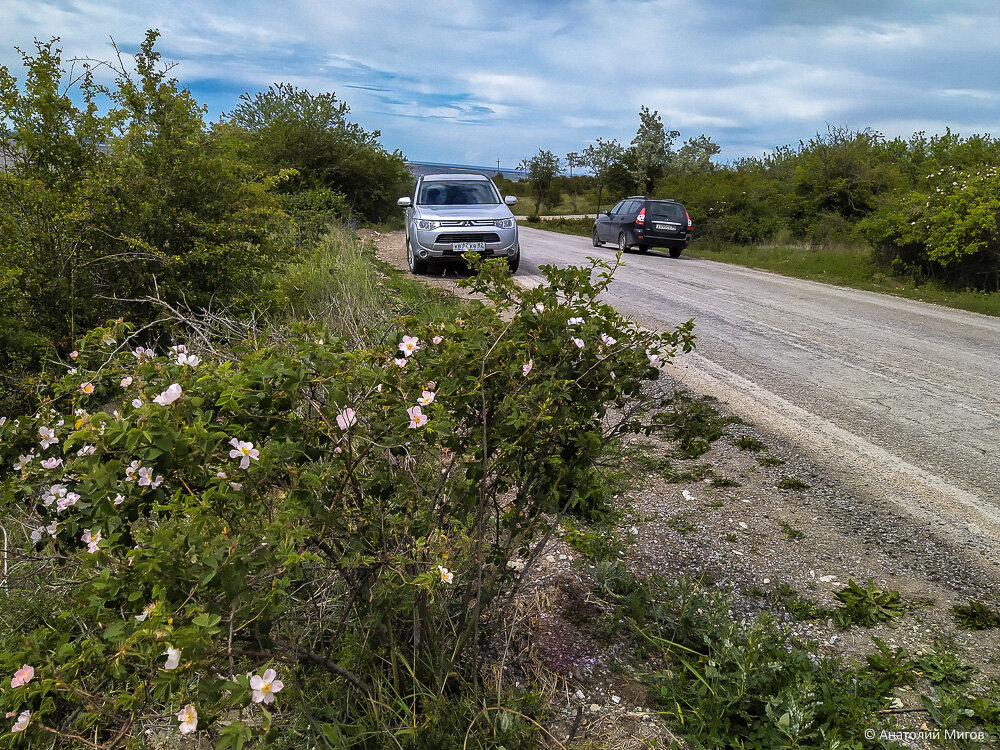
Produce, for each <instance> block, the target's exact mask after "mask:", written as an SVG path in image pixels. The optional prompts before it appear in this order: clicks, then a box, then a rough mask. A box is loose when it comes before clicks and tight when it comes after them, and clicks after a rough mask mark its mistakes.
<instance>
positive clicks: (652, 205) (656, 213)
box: [649, 201, 684, 223]
mask: <svg viewBox="0 0 1000 750" xmlns="http://www.w3.org/2000/svg"><path fill="white" fill-rule="evenodd" d="M649 216H650V218H653V219H666V220H667V221H676V222H678V223H682V222H683V221H684V206H682V205H681V204H680V203H667V202H665V201H650V202H649Z"/></svg>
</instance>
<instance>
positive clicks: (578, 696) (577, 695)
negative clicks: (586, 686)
mask: <svg viewBox="0 0 1000 750" xmlns="http://www.w3.org/2000/svg"><path fill="white" fill-rule="evenodd" d="M574 695H575V696H576V697H577V698H579V699H580V700H583V699H584V698H586V697H587V696H585V695H584V694H583V691H582V690H577V691H576V693H574Z"/></svg>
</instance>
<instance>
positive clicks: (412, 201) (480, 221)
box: [396, 174, 521, 273]
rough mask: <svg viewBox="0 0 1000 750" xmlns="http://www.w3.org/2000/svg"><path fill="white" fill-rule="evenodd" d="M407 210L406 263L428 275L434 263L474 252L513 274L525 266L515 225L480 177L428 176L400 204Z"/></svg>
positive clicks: (505, 202) (507, 201)
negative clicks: (504, 260)
mask: <svg viewBox="0 0 1000 750" xmlns="http://www.w3.org/2000/svg"><path fill="white" fill-rule="evenodd" d="M396 202H397V203H398V204H399V205H400V206H404V207H405V208H406V262H407V263H408V264H409V266H410V271H411V272H412V273H424V272H425V271H426V270H427V267H428V265H429V264H430V263H432V262H440V261H443V260H446V259H448V258H458V257H459V256H461V255H462V253H467V252H474V253H479V254H481V255H483V256H486V257H491V258H507V263H508V264H509V265H510V271H511V273H513V272H514V271H516V270H517V267H518V265H519V264H520V262H521V247H520V244H519V242H518V238H517V222H516V221H514V214H512V213H511V212H510V208H509V207H510V206H513V205H514V204H515V203H517V198H515V197H514V196H513V195H508V196H507V197H506V198H504V199H501V198H500V192H499V191H498V190H497V188H496V185H494V184H493V181H492V180H491V179H490V178H488V177H485V176H483V175H478V174H429V175H424V176H423V177H421V178H419V179H418V180H417V186H416V189H415V190H414V191H413V197H412V198H410V197H409V196H404V197H402V198H400V199H399V200H398V201H396Z"/></svg>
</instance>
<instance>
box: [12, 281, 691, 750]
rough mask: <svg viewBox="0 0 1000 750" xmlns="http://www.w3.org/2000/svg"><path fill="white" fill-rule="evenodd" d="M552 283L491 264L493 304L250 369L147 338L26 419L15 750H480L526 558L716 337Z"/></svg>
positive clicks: (264, 358) (293, 339) (16, 523)
mask: <svg viewBox="0 0 1000 750" xmlns="http://www.w3.org/2000/svg"><path fill="white" fill-rule="evenodd" d="M543 270H544V273H545V275H546V278H547V283H546V284H545V285H543V286H541V287H538V288H533V289H529V290H524V289H521V288H520V287H517V286H516V285H515V284H514V283H513V281H512V280H511V279H510V278H509V276H508V275H507V274H506V273H504V270H503V268H502V266H501V265H490V266H489V267H487V268H485V269H483V270H482V271H481V273H480V274H479V275H478V276H477V277H474V278H472V279H470V280H469V282H468V283H469V285H470V286H472V287H473V288H475V289H476V290H478V291H479V292H481V293H482V294H485V295H487V296H488V297H489V299H490V302H491V304H489V305H482V304H478V303H477V304H473V305H470V306H469V308H468V309H467V311H466V312H465V313H464V314H463V315H462V317H461V318H460V319H455V318H449V319H448V320H443V321H434V322H425V321H420V320H417V319H415V318H407V319H404V320H401V321H399V322H398V325H397V326H396V327H395V328H394V329H393V330H391V331H388V332H387V333H386V335H385V337H384V338H383V340H382V343H381V344H378V345H373V346H367V347H363V348H357V349H351V348H347V347H345V346H344V345H343V344H342V342H341V341H340V340H339V339H336V338H332V337H331V336H330V334H329V333H328V332H326V331H324V330H322V329H320V328H318V327H305V326H300V327H297V328H294V329H293V330H292V331H291V332H290V333H288V334H287V336H286V337H281V336H278V335H277V334H272V337H271V339H269V340H264V339H262V338H254V339H251V340H247V341H246V342H244V344H243V345H241V346H238V347H237V348H236V349H235V350H234V351H233V352H232V356H233V358H232V359H226V360H225V361H208V358H207V357H206V358H205V359H201V358H199V357H198V356H196V354H195V353H194V352H191V351H187V350H186V349H184V348H183V347H174V348H173V349H171V351H170V352H169V353H165V352H159V353H154V352H150V351H148V350H144V349H142V348H139V347H136V346H135V340H134V339H133V338H131V337H132V336H134V335H135V334H134V332H132V331H131V328H130V326H128V325H125V324H122V323H119V324H117V325H115V326H113V327H110V328H106V329H96V330H94V331H93V332H91V333H90V334H88V335H87V336H86V337H85V338H84V339H83V340H82V341H80V342H79V343H78V345H77V350H78V354H77V359H76V361H75V367H74V370H73V371H72V372H68V373H67V374H65V375H64V376H63V377H62V378H61V379H60V380H59V381H58V382H57V383H56V384H55V385H54V388H53V390H52V392H51V394H47V398H46V400H45V401H44V402H43V404H42V407H41V409H40V410H39V411H38V412H37V413H36V414H34V415H33V416H31V415H22V416H21V417H19V418H17V419H8V420H6V422H5V423H4V424H3V425H2V426H0V508H2V511H0V512H2V515H3V517H4V518H5V519H6V521H5V524H6V526H7V528H8V529H9V530H10V531H11V532H12V538H11V547H12V549H13V550H17V552H15V559H14V565H13V567H12V569H11V571H10V575H9V577H8V581H7V583H8V589H9V593H10V595H11V596H12V597H13V600H14V601H13V606H12V608H11V609H5V610H3V612H5V619H6V622H4V623H3V627H2V628H0V630H2V633H3V635H2V643H0V654H2V655H0V674H5V675H8V678H5V680H6V681H8V682H9V679H10V678H16V673H17V672H18V671H19V670H21V672H20V674H21V675H22V681H23V677H24V676H26V675H27V674H28V672H27V671H25V670H23V669H22V668H24V667H27V669H28V670H30V673H31V677H30V679H28V680H27V681H23V684H21V685H19V686H15V687H10V688H8V687H7V685H6V684H4V686H3V687H2V688H0V712H4V713H7V712H10V714H11V716H12V717H13V721H12V726H13V727H14V728H18V727H20V728H19V731H16V732H13V731H11V729H12V727H11V726H10V725H9V726H6V727H4V728H3V731H4V732H5V734H4V735H3V738H2V741H3V742H4V743H5V745H12V746H15V747H34V746H38V745H40V744H42V743H50V742H52V741H53V740H55V741H56V742H57V744H58V742H64V743H72V742H73V741H74V738H78V737H84V736H85V737H87V738H88V741H89V742H93V743H95V744H101V743H106V742H109V741H110V740H112V739H114V738H125V740H123V741H127V742H128V743H130V744H131V745H134V746H139V745H140V743H141V742H142V738H143V737H144V736H145V733H146V731H147V730H149V731H153V732H155V733H164V732H168V733H173V732H177V731H182V732H183V731H186V730H188V729H192V730H195V729H196V731H198V732H201V733H202V736H205V737H208V738H211V739H212V741H213V742H215V743H216V744H215V745H214V746H215V747H238V746H241V745H243V744H244V743H246V742H253V741H259V742H263V743H266V744H267V746H269V747H274V746H291V745H293V744H301V742H302V740H303V739H305V740H306V742H307V744H308V745H309V746H311V745H313V744H314V743H316V742H324V741H325V742H329V743H332V744H334V745H338V746H339V745H344V746H359V747H361V746H372V743H375V744H379V743H381V742H382V741H383V740H384V739H385V736H386V735H385V733H386V732H392V733H393V734H394V736H396V737H397V738H398V740H399V742H400V745H402V746H413V743H415V742H418V741H419V742H421V743H426V742H427V738H428V737H432V736H437V735H440V742H441V746H449V747H456V746H459V745H460V743H461V738H462V737H463V736H464V733H465V731H466V730H467V729H468V727H469V726H470V724H471V723H473V720H474V719H477V714H479V713H481V710H482V709H483V707H484V704H483V703H482V695H483V694H482V688H481V685H480V683H479V679H480V677H479V675H480V667H481V664H482V659H483V658H484V657H485V653H486V648H487V645H488V644H489V642H490V641H489V638H490V635H491V633H492V631H493V629H494V628H495V627H496V623H497V622H498V618H499V617H500V616H501V612H500V610H501V603H502V600H503V597H505V596H509V595H510V594H511V593H512V591H513V589H514V588H515V587H516V585H517V579H516V576H515V575H514V574H513V572H512V571H510V570H509V569H508V568H507V565H506V563H507V560H508V558H509V557H510V556H511V555H512V554H514V553H517V552H520V553H521V554H525V555H527V556H529V557H530V556H531V555H532V554H536V553H537V551H538V549H540V545H539V539H544V538H545V537H544V534H543V536H542V537H539V536H538V532H539V531H544V530H545V529H547V528H551V526H550V525H549V524H550V522H551V521H553V520H554V521H555V522H558V518H559V517H560V516H561V514H563V513H566V512H576V513H580V514H586V513H588V512H590V511H592V510H593V509H595V508H597V507H600V506H601V504H602V503H603V501H604V499H605V496H606V495H607V493H608V489H607V487H606V485H605V482H604V479H603V477H602V475H601V472H600V471H599V470H598V469H597V468H596V467H595V461H596V459H597V458H598V456H599V455H600V453H601V450H602V446H603V444H604V443H605V442H606V440H608V439H609V438H610V437H612V436H613V435H616V434H621V433H623V432H627V431H630V430H635V429H641V425H640V424H639V423H638V421H637V420H636V419H635V418H634V417H633V416H629V415H631V414H632V413H633V412H632V411H631V410H629V409H628V408H627V407H628V405H629V404H632V403H634V402H635V400H636V399H639V398H641V397H642V392H643V387H644V384H646V383H647V382H648V381H650V380H653V379H655V378H656V377H657V375H658V373H659V370H658V369H657V368H656V367H655V366H654V365H655V364H656V363H657V358H658V357H659V356H669V355H671V354H672V353H674V352H675V351H676V350H678V349H679V348H688V347H689V346H690V344H691V338H690V330H691V326H690V324H687V325H685V326H681V327H680V328H678V329H677V330H674V331H670V332H668V333H666V334H663V335H652V334H649V333H647V332H644V331H642V330H641V329H639V328H638V327H637V326H636V325H635V324H633V323H631V322H629V321H627V320H625V319H623V318H622V317H621V316H619V315H618V314H617V312H616V311H615V310H614V309H613V308H611V307H609V306H607V305H603V304H601V303H599V302H597V297H598V295H599V294H601V292H602V291H603V290H604V289H605V288H606V286H607V284H608V283H609V281H610V273H609V271H608V270H607V269H601V268H598V269H596V274H595V273H594V271H595V269H590V268H584V269H575V268H570V269H556V268H554V267H548V268H544V269H543ZM612 410H613V411H612ZM616 415H617V416H616ZM623 415H624V416H623ZM39 593H42V594H43V595H42V596H39V595H38V594H39ZM15 612H16V613H17V614H14V613H15ZM268 669H273V670H274V671H275V672H276V673H277V679H278V680H279V681H280V682H281V683H283V689H282V692H281V693H280V694H278V695H277V697H276V700H275V701H274V703H273V705H272V704H271V703H270V702H269V699H270V697H271V696H273V692H271V693H268V691H267V690H266V689H264V687H262V685H263V686H265V687H266V686H267V685H270V686H271V690H272V691H273V690H276V689H278V688H279V687H280V686H279V684H278V683H276V682H273V681H271V680H272V678H273V677H274V675H273V674H272V673H269V672H267V671H266V670H268ZM251 675H253V676H251ZM15 681H17V680H16V679H15ZM255 701H256V702H259V703H260V706H259V708H260V709H264V710H263V711H256V712H254V711H249V710H247V709H248V708H249V707H250V706H253V705H254V704H255ZM292 705H294V706H296V708H297V710H296V711H294V712H293V711H286V710H285V709H287V708H289V707H290V706H292ZM491 705H492V704H491ZM449 706H450V708H449ZM20 717H24V720H23V722H22V721H21V719H20ZM195 718H196V724H195ZM510 719H511V716H508V719H507V720H506V721H505V722H504V723H503V726H504V727H506V729H505V730H503V731H505V732H506V735H505V739H504V738H501V739H502V740H503V741H504V742H507V743H508V745H507V746H509V747H517V746H528V745H526V744H524V743H526V742H527V741H528V740H526V739H524V740H523V741H522V740H518V739H517V737H518V736H522V737H528V736H529V735H530V733H529V732H528V728H529V727H530V724H528V723H526V722H525V721H524V720H521V719H518V721H517V722H514V723H511V721H510ZM478 720H479V721H483V720H485V719H482V718H480V719H478ZM418 727H419V732H420V733H419V737H418V736H417V735H416V734H415V732H417V729H418ZM501 729H502V728H501ZM497 731H498V732H500V731H501V730H499V729H498V730H497ZM501 733H502V732H501ZM519 742H520V743H521V744H518V743H519ZM421 746H427V745H426V744H422V745H421Z"/></svg>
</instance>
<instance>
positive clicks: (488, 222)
mask: <svg viewBox="0 0 1000 750" xmlns="http://www.w3.org/2000/svg"><path fill="white" fill-rule="evenodd" d="M494 223H495V222H494V220H493V219H471V220H466V219H463V220H461V221H455V220H452V219H445V220H444V221H442V222H441V226H443V227H469V226H473V227H491V226H493V224H494Z"/></svg>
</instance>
